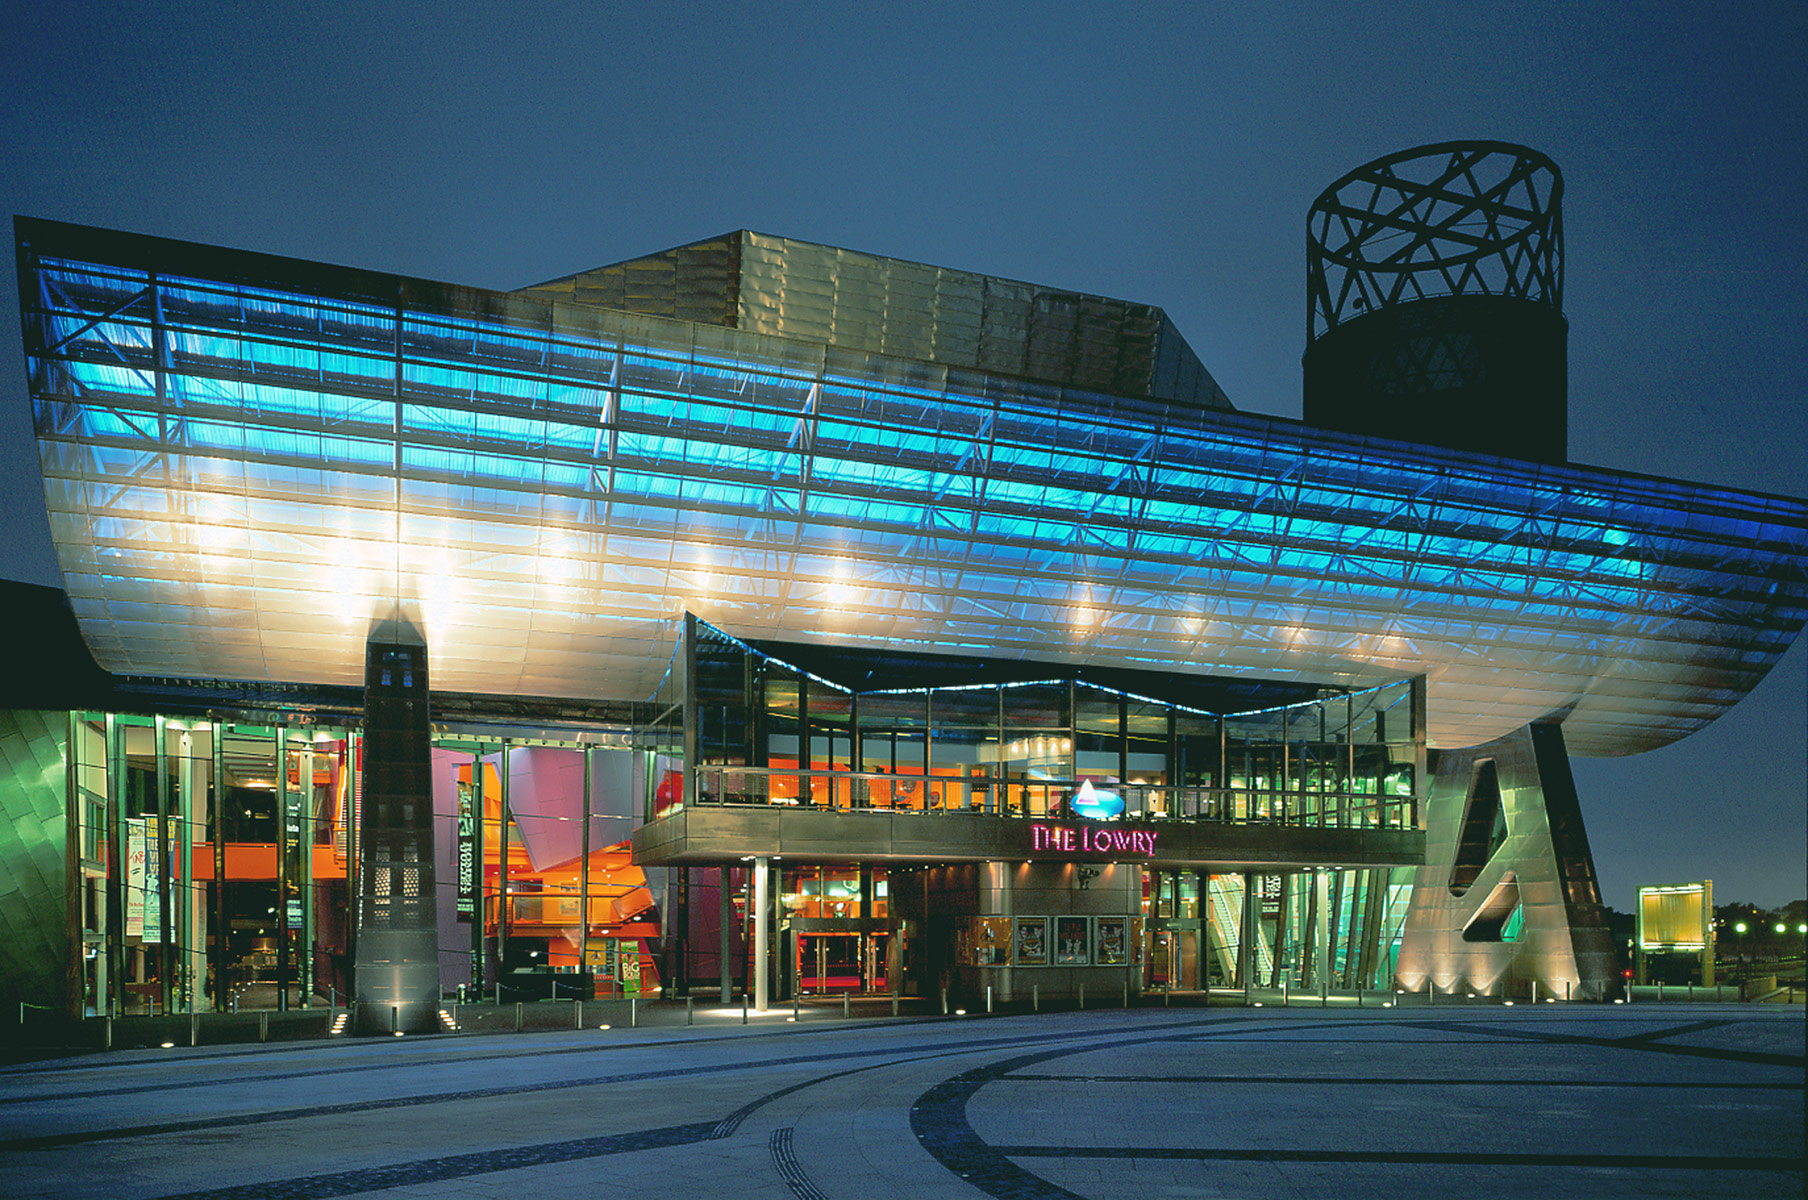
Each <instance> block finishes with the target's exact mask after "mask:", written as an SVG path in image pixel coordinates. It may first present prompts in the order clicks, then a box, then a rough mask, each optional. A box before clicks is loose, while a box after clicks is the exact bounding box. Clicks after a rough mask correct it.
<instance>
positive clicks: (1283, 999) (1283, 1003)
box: [1281, 975, 1289, 1008]
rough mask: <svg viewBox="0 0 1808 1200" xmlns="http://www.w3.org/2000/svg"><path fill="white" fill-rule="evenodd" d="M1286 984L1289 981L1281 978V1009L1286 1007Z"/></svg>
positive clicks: (1286, 978)
mask: <svg viewBox="0 0 1808 1200" xmlns="http://www.w3.org/2000/svg"><path fill="white" fill-rule="evenodd" d="M1288 982H1289V979H1288V977H1287V976H1285V975H1283V976H1281V1007H1282V1008H1286V1007H1287V984H1288Z"/></svg>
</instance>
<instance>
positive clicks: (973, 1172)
mask: <svg viewBox="0 0 1808 1200" xmlns="http://www.w3.org/2000/svg"><path fill="white" fill-rule="evenodd" d="M1411 1024H1413V1025H1414V1026H1416V1027H1420V1028H1427V1029H1437V1030H1440V1031H1452V1032H1454V1031H1467V1030H1469V1029H1475V1031H1476V1032H1478V1033H1480V1034H1482V1035H1483V1037H1486V1036H1487V1035H1488V1034H1489V1033H1492V1032H1508V1031H1503V1030H1497V1029H1495V1028H1493V1027H1488V1026H1482V1027H1479V1028H1478V1027H1476V1026H1470V1025H1467V1024H1458V1023H1454V1022H1436V1023H1434V1022H1412V1023H1411ZM1343 1027H1344V1028H1347V1026H1343ZM1295 1028H1300V1029H1306V1028H1311V1027H1310V1026H1303V1025H1302V1026H1297V1027H1295ZM1683 1031H1684V1030H1682V1029H1677V1030H1673V1031H1671V1032H1674V1033H1680V1032H1683ZM1232 1032H1233V1031H1230V1030H1226V1031H1225V1034H1226V1036H1229V1035H1230V1034H1231V1033H1232ZM1510 1032H1511V1034H1512V1035H1516V1036H1521V1037H1524V1038H1526V1039H1530V1040H1538V1041H1544V1042H1555V1043H1570V1044H1576V1043H1580V1044H1586V1045H1598V1046H1601V1047H1603V1048H1607V1049H1623V1050H1657V1051H1664V1052H1670V1053H1686V1052H1688V1050H1689V1049H1691V1048H1690V1047H1682V1046H1666V1045H1661V1044H1657V1043H1653V1042H1644V1041H1635V1042H1627V1041H1623V1040H1619V1039H1611V1038H1590V1037H1583V1036H1578V1035H1567V1034H1536V1033H1534V1032H1533V1031H1527V1030H1513V1031H1510ZM1203 1036H1209V1035H1203ZM1201 1038H1202V1035H1200V1034H1197V1033H1195V1034H1190V1035H1181V1036H1179V1037H1167V1036H1162V1035H1154V1036H1141V1037H1129V1038H1123V1039H1120V1040H1118V1041H1116V1042H1113V1043H1108V1045H1114V1046H1124V1045H1137V1044H1148V1043H1151V1042H1160V1041H1183V1040H1184V1041H1198V1040H1201ZM1101 1048H1103V1047H1101V1046H1082V1047H1072V1048H1060V1049H1054V1050H1044V1051H1040V1052H1038V1053H1034V1054H1025V1055H1019V1056H1017V1057H1015V1058H1009V1059H1004V1060H1001V1061H999V1062H995V1063H990V1064H987V1065H984V1066H980V1067H975V1068H973V1069H972V1070H969V1071H964V1072H962V1073H961V1074H959V1075H956V1076H954V1077H952V1078H950V1079H947V1080H944V1081H942V1082H941V1083H938V1084H936V1085H935V1086H934V1087H932V1088H930V1089H929V1090H928V1091H926V1092H924V1093H923V1094H922V1095H921V1096H920V1097H918V1098H917V1102H916V1104H915V1105H913V1106H912V1107H911V1110H910V1126H911V1131H912V1132H913V1133H915V1134H916V1137H917V1141H918V1142H919V1143H920V1144H921V1145H922V1147H923V1148H924V1149H925V1150H927V1151H928V1152H929V1154H930V1155H931V1156H933V1157H934V1158H935V1159H936V1160H937V1161H938V1162H940V1163H941V1164H942V1165H943V1166H944V1167H946V1168H947V1169H948V1170H949V1171H951V1172H953V1173H954V1174H956V1175H958V1176H959V1177H960V1178H962V1179H964V1180H966V1181H967V1182H969V1183H971V1184H973V1186H975V1187H977V1188H979V1189H980V1190H981V1191H984V1192H986V1193H987V1194H988V1195H991V1196H993V1197H996V1198H997V1200H1068V1198H1071V1200H1084V1198H1083V1197H1080V1196H1078V1195H1077V1194H1076V1193H1074V1192H1070V1191H1068V1190H1067V1189H1066V1188H1063V1187H1060V1186H1059V1185H1057V1184H1054V1183H1051V1182H1050V1181H1049V1180H1047V1179H1044V1178H1042V1177H1041V1176H1040V1175H1037V1174H1035V1173H1034V1172H1032V1171H1029V1170H1027V1169H1025V1168H1024V1167H1022V1166H1019V1165H1018V1164H1017V1163H1016V1162H1014V1161H1012V1159H1013V1158H1095V1159H1101V1158H1125V1159H1136V1158H1145V1159H1180V1160H1198V1161H1208V1160H1222V1161H1288V1162H1348V1163H1400V1164H1414V1163H1420V1164H1426V1165H1440V1164H1444V1165H1458V1164H1460V1165H1478V1166H1496V1165H1498V1166H1547V1167H1548V1166H1558V1167H1563V1166H1576V1167H1621V1168H1640V1167H1651V1168H1664V1169H1679V1170H1743V1171H1782V1172H1789V1173H1799V1172H1800V1170H1801V1160H1800V1159H1799V1158H1794V1157H1765V1156H1749V1155H1748V1156H1714V1155H1673V1156H1668V1157H1665V1156H1652V1155H1646V1154H1637V1155H1614V1154H1596V1155H1589V1154H1448V1153H1436V1152H1424V1153H1419V1152H1413V1151H1339V1150H1267V1149H1187V1148H1164V1147H1123V1148H1115V1147H1065V1146H1009V1145H994V1144H992V1143H990V1142H987V1141H985V1140H984V1139H983V1138H981V1137H980V1136H979V1134H978V1132H977V1131H975V1130H974V1128H973V1125H972V1122H971V1121H970V1120H969V1118H968V1116H967V1105H968V1102H969V1101H971V1100H972V1098H973V1096H974V1095H975V1094H976V1093H978V1091H979V1090H980V1089H981V1088H983V1087H985V1086H987V1085H988V1084H991V1083H995V1082H999V1081H1001V1080H1004V1079H1006V1078H1014V1077H1015V1072H1017V1071H1019V1070H1021V1069H1022V1068H1024V1067H1031V1066H1036V1065H1037V1064H1040V1063H1045V1062H1050V1061H1053V1060H1055V1059H1058V1058H1064V1057H1069V1056H1071V1055H1075V1054H1083V1053H1087V1052H1089V1051H1091V1050H1096V1049H1101ZM1712 1057H1728V1058H1734V1059H1737V1060H1739V1061H1749V1062H1758V1063H1773V1062H1781V1063H1783V1064H1785V1065H1794V1064H1797V1063H1800V1062H1801V1058H1800V1057H1799V1056H1795V1057H1792V1056H1788V1055H1775V1054H1756V1053H1747V1052H1742V1051H1741V1052H1726V1053H1724V1054H1715V1055H1713V1056H1712ZM1032 1078H1034V1077H1033V1076H1032ZM1062 1078H1065V1077H1062ZM1075 1078H1083V1077H1078V1076H1076V1077H1075ZM1790 1086H1793V1085H1790Z"/></svg>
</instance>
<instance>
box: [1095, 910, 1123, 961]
mask: <svg viewBox="0 0 1808 1200" xmlns="http://www.w3.org/2000/svg"><path fill="white" fill-rule="evenodd" d="M1129 924H1130V919H1129V918H1128V917H1100V918H1099V919H1098V935H1099V936H1098V946H1097V954H1098V956H1097V960H1096V961H1097V962H1098V964H1099V966H1101V967H1121V966H1125V965H1127V964H1128V963H1129V961H1130V934H1129Z"/></svg>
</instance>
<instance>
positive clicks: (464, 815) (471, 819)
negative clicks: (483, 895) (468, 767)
mask: <svg viewBox="0 0 1808 1200" xmlns="http://www.w3.org/2000/svg"><path fill="white" fill-rule="evenodd" d="M472 791H473V789H472V787H471V783H470V781H469V780H466V779H461V780H459V781H458V861H457V865H456V866H455V868H454V874H456V875H457V877H458V903H457V908H458V919H459V920H461V921H464V922H466V923H469V922H470V921H471V920H472V919H473V917H474V916H475V914H476V912H477V816H476V813H475V812H473V808H474V805H473V804H472V798H471V793H472Z"/></svg>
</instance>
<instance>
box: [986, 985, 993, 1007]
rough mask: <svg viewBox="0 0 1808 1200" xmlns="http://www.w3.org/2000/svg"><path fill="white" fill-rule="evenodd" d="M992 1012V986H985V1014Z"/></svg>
mask: <svg viewBox="0 0 1808 1200" xmlns="http://www.w3.org/2000/svg"><path fill="white" fill-rule="evenodd" d="M991 1011H992V985H991V984H989V983H988V984H986V1012H987V1013H990V1012H991Z"/></svg>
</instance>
